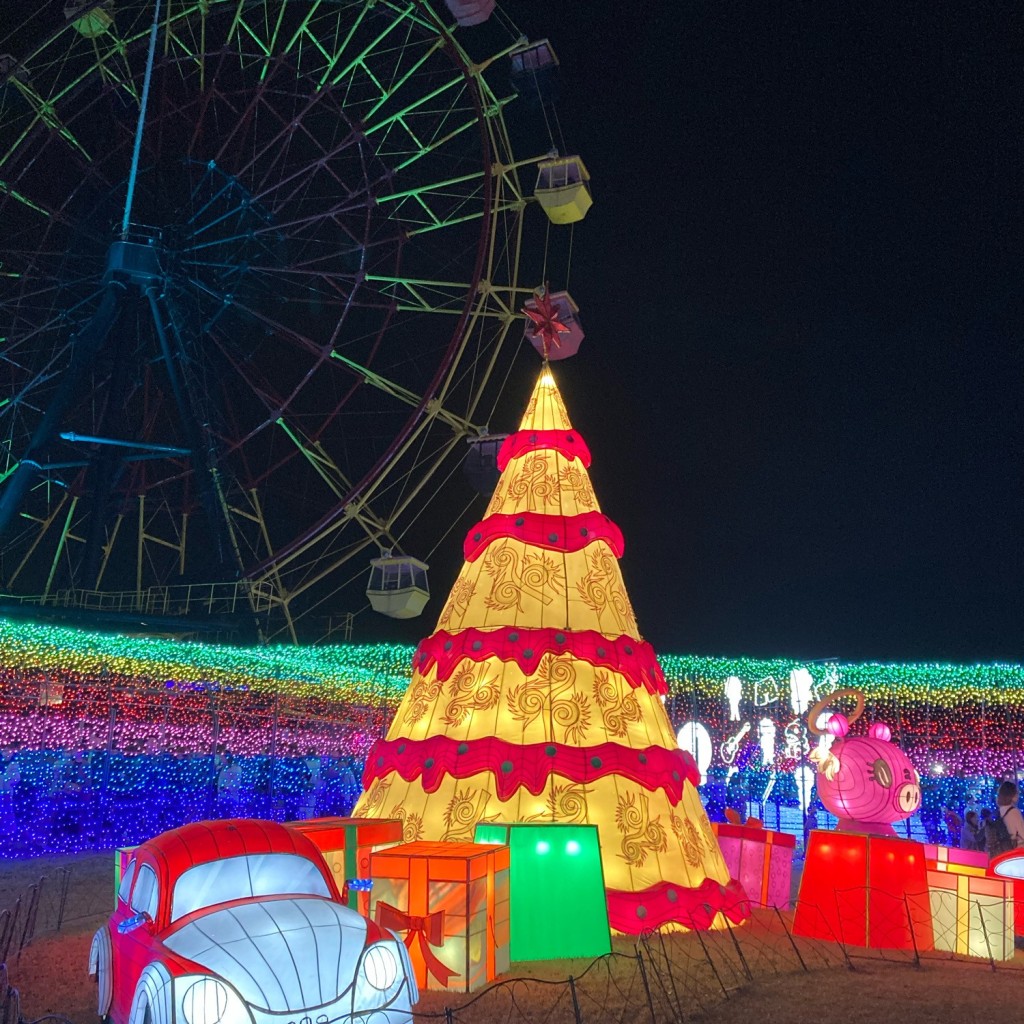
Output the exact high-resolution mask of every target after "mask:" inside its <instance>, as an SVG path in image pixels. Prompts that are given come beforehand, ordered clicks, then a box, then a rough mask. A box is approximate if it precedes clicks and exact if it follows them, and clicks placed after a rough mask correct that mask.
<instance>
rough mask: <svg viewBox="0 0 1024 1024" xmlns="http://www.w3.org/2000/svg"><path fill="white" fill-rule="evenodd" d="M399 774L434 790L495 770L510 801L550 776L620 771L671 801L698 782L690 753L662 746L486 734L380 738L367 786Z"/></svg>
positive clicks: (539, 787) (499, 789) (500, 791)
mask: <svg viewBox="0 0 1024 1024" xmlns="http://www.w3.org/2000/svg"><path fill="white" fill-rule="evenodd" d="M391 772H398V774H399V775H400V776H401V777H402V778H403V779H404V780H405V781H406V782H412V780H413V779H415V778H418V777H419V776H420V775H422V776H423V788H424V789H425V790H426V791H427V792H428V793H434V792H436V791H437V789H438V787H440V785H441V781H442V780H443V779H444V777H445V776H447V775H450V776H452V777H453V778H456V779H466V778H469V777H470V776H471V775H476V774H478V773H479V772H492V773H493V774H494V788H495V792H496V793H497V796H498V799H499V800H508V799H510V798H511V797H512V796H513V795H514V794H515V791H516V790H517V789H518V788H519V787H520V786H525V787H526V788H527V790H529V791H530V792H531V793H533V795H534V796H537V795H539V794H540V793H542V792H543V790H544V787H545V786H546V785H547V782H548V779H549V778H550V776H552V775H557V776H559V777H560V778H563V779H568V780H569V781H570V782H593V781H595V780H596V779H601V778H604V777H605V776H606V775H621V776H623V777H625V778H627V779H629V780H630V781H631V782H635V783H636V784H637V785H639V786H643V787H644V789H646V790H648V791H649V792H654V791H655V790H657V789H663V790H664V791H665V795H666V796H667V797H668V798H669V800H671V801H672V803H673V804H677V803H679V800H680V798H681V797H682V795H683V784H684V783H685V782H689V783H690V784H691V785H693V786H697V785H698V784H699V783H700V771H699V770H698V768H697V762H696V761H694V759H693V755H692V754H690V753H689V752H687V751H685V750H679V749H676V750H668V749H667V748H665V747H654V746H652V747H644V748H642V749H637V748H635V747H624V746H622V745H621V744H619V743H599V744H598V745H597V746H594V747H569V746H566V745H565V744H564V743H527V744H521V743H509V742H508V741H507V740H501V739H498V738H497V737H493V736H489V737H486V738H484V739H478V740H462V741H461V742H460V741H458V740H453V739H450V738H449V737H447V736H431V737H430V738H429V739H426V740H407V739H397V740H378V741H377V742H376V743H375V744H374V745H373V747H372V748H371V750H370V754H369V756H368V757H367V759H366V768H365V769H364V770H363V786H364V788H366V789H369V787H370V786H371V785H372V784H373V783H374V782H375V781H376V780H377V779H379V778H382V777H383V776H385V775H388V774H390V773H391Z"/></svg>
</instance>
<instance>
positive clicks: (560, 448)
mask: <svg viewBox="0 0 1024 1024" xmlns="http://www.w3.org/2000/svg"><path fill="white" fill-rule="evenodd" d="M544 450H548V451H551V450H554V451H556V452H558V453H559V455H564V456H565V457H566V458H567V459H570V460H571V459H579V460H580V462H582V463H583V466H584V468H586V467H587V466H589V465H590V449H589V448H588V447H587V442H586V441H584V440H583V438H582V437H580V435H579V434H577V433H576V431H575V430H519V431H516V433H514V434H509V435H508V437H506V438H505V440H504V442H502V445H501V448H500V449H499V450H498V470H499V472H502V473H504V472H505V467H506V466H507V465H508V464H509V463H510V462H511V461H512V460H513V459H514V458H516V457H517V456H519V455H525V454H527V453H528V452H535V451H544Z"/></svg>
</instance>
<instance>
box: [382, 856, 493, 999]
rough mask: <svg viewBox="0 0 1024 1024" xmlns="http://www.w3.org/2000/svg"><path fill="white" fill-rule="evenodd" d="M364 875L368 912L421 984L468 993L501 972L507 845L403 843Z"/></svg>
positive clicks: (430, 987)
mask: <svg viewBox="0 0 1024 1024" xmlns="http://www.w3.org/2000/svg"><path fill="white" fill-rule="evenodd" d="M370 874H371V876H372V878H373V889H372V890H371V894H370V909H371V916H372V917H373V919H374V920H375V921H376V922H377V923H378V924H379V925H381V926H382V927H384V928H390V929H391V930H392V931H394V932H396V933H397V934H398V935H399V936H400V937H401V938H402V940H403V941H404V942H405V944H406V946H407V947H408V949H409V956H410V959H411V960H412V965H413V968H414V970H415V972H416V982H417V984H418V985H419V986H420V988H421V989H439V990H447V991H450V992H473V991H474V990H476V989H478V988H480V987H481V986H483V985H485V984H487V983H488V982H489V981H493V980H494V978H495V977H496V976H497V975H499V974H501V973H503V972H505V971H507V970H508V965H509V960H508V950H509V892H508V886H509V850H508V847H507V846H495V845H491V844H485V843H428V842H416V843H404V844H402V845H401V846H392V847H391V848H390V849H387V850H383V851H380V852H377V853H374V854H373V856H372V857H371V860H370Z"/></svg>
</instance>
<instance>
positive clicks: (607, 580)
mask: <svg viewBox="0 0 1024 1024" xmlns="http://www.w3.org/2000/svg"><path fill="white" fill-rule="evenodd" d="M587 561H588V564H589V565H590V571H589V572H588V573H587V574H586V575H585V576H583V577H582V578H581V579H579V580H578V581H577V582H576V591H577V593H578V594H579V595H580V597H581V598H582V599H583V603H584V604H585V605H586V606H587V607H588V608H590V610H591V611H593V612H596V613H597V614H598V615H603V614H604V612H605V611H606V610H607V609H608V608H611V611H612V614H613V615H614V617H615V621H616V624H617V626H618V629H619V632H620V633H628V634H629V635H630V636H636V635H637V628H636V617H635V616H634V615H633V606H632V605H631V604H630V603H629V598H628V597H627V596H626V589H625V587H623V585H622V579H621V577H620V576H619V574H618V563H617V562H616V561H615V557H614V556H613V555H612V554H611V552H610V551H609V550H608V548H607V547H606V546H605V544H604V543H603V542H598V543H596V544H594V545H593V549H592V550H591V552H590V553H589V556H588V559H587Z"/></svg>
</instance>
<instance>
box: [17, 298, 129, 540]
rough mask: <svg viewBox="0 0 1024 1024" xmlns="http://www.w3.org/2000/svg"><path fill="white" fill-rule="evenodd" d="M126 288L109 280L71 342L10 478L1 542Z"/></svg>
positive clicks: (118, 306)
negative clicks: (55, 383)
mask: <svg viewBox="0 0 1024 1024" xmlns="http://www.w3.org/2000/svg"><path fill="white" fill-rule="evenodd" d="M123 293H124V286H123V285H122V284H120V283H119V282H117V281H115V280H112V279H110V280H108V281H107V282H106V286H105V287H104V289H103V298H102V300H101V301H100V305H99V308H98V309H97V310H96V312H95V313H94V314H93V317H92V319H91V320H90V321H89V322H88V323H87V324H86V325H85V327H83V328H82V330H81V332H80V333H79V334H78V336H77V338H75V339H73V342H72V346H73V347H72V353H71V362H70V364H69V366H68V369H67V370H66V371H65V372H64V376H63V378H62V380H61V382H60V385H59V386H58V388H57V391H56V392H55V393H54V395H53V398H52V399H51V400H50V404H49V405H48V406H47V408H46V412H45V413H44V414H43V418H42V419H41V420H40V422H39V426H38V427H37V428H36V430H35V433H34V434H33V435H32V440H31V441H30V443H29V446H28V449H27V451H26V452H25V454H24V455H23V456H22V459H21V461H20V463H19V464H18V468H17V469H16V470H15V471H14V473H12V474H11V476H10V477H9V478H8V480H7V485H6V487H5V488H4V493H3V496H2V497H0V538H2V537H3V536H4V534H5V533H6V532H7V529H8V527H9V526H10V525H11V522H12V521H13V520H14V518H15V516H16V515H17V514H18V512H19V510H20V509H21V505H22V502H23V500H24V498H25V495H26V494H27V493H28V490H29V488H30V487H31V486H32V483H33V481H34V480H35V478H36V476H37V474H38V473H39V470H40V468H41V467H40V464H39V461H38V460H39V458H40V457H41V455H42V452H43V449H44V448H45V447H46V446H47V445H48V444H49V443H50V441H51V440H53V438H54V436H55V435H56V433H57V431H58V430H59V429H60V423H61V419H62V418H63V416H64V414H65V412H67V409H68V406H69V405H70V404H71V399H72V398H73V397H74V394H75V389H76V387H77V386H78V385H79V382H80V381H82V380H83V379H85V371H86V370H87V368H88V367H89V366H90V365H91V364H92V362H93V359H94V358H95V356H96V353H97V352H98V351H99V349H100V346H101V345H102V344H103V342H104V341H105V340H106V337H107V335H108V334H109V333H110V331H111V329H112V328H113V326H114V323H115V321H116V320H117V317H118V314H119V313H120V311H121V296H122V294H123Z"/></svg>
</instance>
